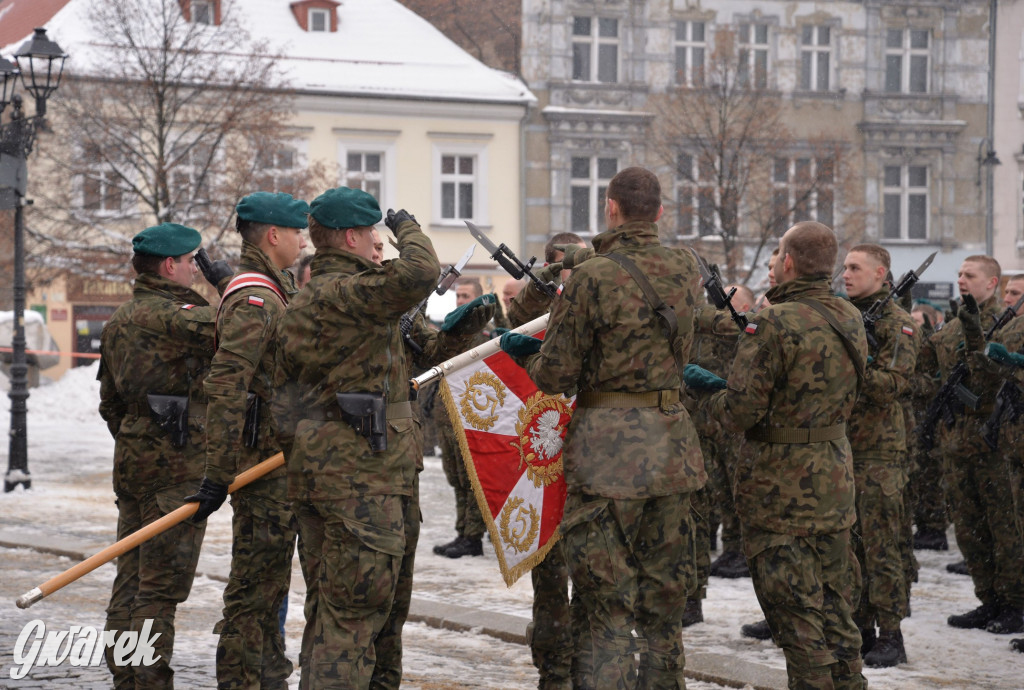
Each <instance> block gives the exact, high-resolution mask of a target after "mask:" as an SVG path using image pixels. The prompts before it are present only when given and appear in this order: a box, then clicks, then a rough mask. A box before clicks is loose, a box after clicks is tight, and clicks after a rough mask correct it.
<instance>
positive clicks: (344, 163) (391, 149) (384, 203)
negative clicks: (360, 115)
mask: <svg viewBox="0 0 1024 690" xmlns="http://www.w3.org/2000/svg"><path fill="white" fill-rule="evenodd" d="M396 136H397V134H396ZM350 153H358V154H363V155H365V154H367V153H377V154H380V157H381V159H380V167H381V171H380V174H379V175H378V177H377V179H379V180H380V196H378V197H376V199H377V203H379V204H380V207H381V208H395V207H396V192H395V186H396V184H397V182H396V180H397V176H396V173H395V168H396V167H397V163H396V162H395V160H396V159H395V156H396V153H395V140H394V139H393V138H390V137H388V138H379V134H378V137H373V138H363V137H361V136H356V137H351V138H344V139H340V140H339V141H338V172H339V179H340V180H341V184H343V185H346V186H348V177H349V171H348V155H349V154H350ZM360 189H363V190H364V191H365V188H364V187H363V186H362V185H360Z"/></svg>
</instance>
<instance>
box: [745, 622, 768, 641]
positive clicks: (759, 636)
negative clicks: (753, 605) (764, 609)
mask: <svg viewBox="0 0 1024 690" xmlns="http://www.w3.org/2000/svg"><path fill="white" fill-rule="evenodd" d="M740 634H741V635H743V637H753V638H754V639H755V640H770V639H772V629H771V628H769V627H768V621H766V620H761V621H758V622H757V623H747V624H746V625H743V626H740Z"/></svg>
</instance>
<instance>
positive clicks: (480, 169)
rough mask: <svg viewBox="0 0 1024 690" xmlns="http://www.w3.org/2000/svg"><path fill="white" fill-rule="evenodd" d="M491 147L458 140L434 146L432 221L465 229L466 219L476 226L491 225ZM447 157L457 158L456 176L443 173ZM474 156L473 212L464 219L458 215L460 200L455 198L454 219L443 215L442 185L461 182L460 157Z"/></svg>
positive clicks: (432, 149)
mask: <svg viewBox="0 0 1024 690" xmlns="http://www.w3.org/2000/svg"><path fill="white" fill-rule="evenodd" d="M487 150H488V146H487V143H486V142H459V141H436V142H434V143H433V144H432V145H431V167H430V169H431V171H432V172H431V179H432V183H431V194H432V204H431V206H432V211H433V212H432V220H431V224H433V225H439V226H448V227H457V228H465V223H463V221H464V220H468V221H472V222H473V223H475V224H477V225H482V226H487V225H490V211H489V208H488V188H487V179H488V177H489V174H488V171H489V167H488V160H487V159H488V154H487ZM445 156H455V157H456V173H455V177H451V176H448V175H443V174H442V173H441V163H442V159H443V158H444V157H445ZM466 156H468V157H472V158H473V159H474V160H475V162H474V165H473V174H472V176H471V181H472V183H473V215H472V216H471V217H469V218H464V217H462V216H459V215H458V200H457V199H456V204H455V208H456V213H455V217H454V218H444V217H442V216H441V213H442V208H441V200H442V198H443V197H442V187H443V185H444V184H446V183H456V184H457V183H458V182H459V181H460V180H461V179H462V178H461V176H460V174H459V173H458V171H457V166H458V163H457V159H458V158H459V157H466Z"/></svg>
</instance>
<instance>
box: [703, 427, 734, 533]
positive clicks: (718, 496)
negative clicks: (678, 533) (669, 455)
mask: <svg viewBox="0 0 1024 690" xmlns="http://www.w3.org/2000/svg"><path fill="white" fill-rule="evenodd" d="M737 448H738V445H737V444H736V442H735V441H733V440H731V439H729V438H725V437H723V438H719V439H717V440H716V442H715V443H713V444H710V445H709V448H708V452H707V453H706V454H705V455H704V457H705V458H706V459H708V461H706V462H705V463H704V467H705V469H707V472H708V483H707V488H708V490H709V491H710V493H711V501H712V503H711V505H712V506H714V508H715V510H716V511H717V513H718V516H719V521H720V522H721V524H722V551H737V552H742V551H743V541H742V536H741V532H740V518H739V516H738V515H737V514H736V503H735V502H734V501H733V499H732V474H733V469H734V468H735V466H736V461H735V460H734V456H735V453H736V450H737ZM701 452H704V443H703V442H701Z"/></svg>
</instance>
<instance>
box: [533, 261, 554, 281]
mask: <svg viewBox="0 0 1024 690" xmlns="http://www.w3.org/2000/svg"><path fill="white" fill-rule="evenodd" d="M533 275H535V276H537V278H538V279H539V280H540V282H542V283H554V284H555V285H556V286H558V285H559V284H561V282H562V262H561V261H553V262H551V263H549V264H547V265H546V266H541V267H540V268H538V269H537V270H536V271H534V272H533ZM530 284H531V285H533V284H534V283H533V281H530Z"/></svg>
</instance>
